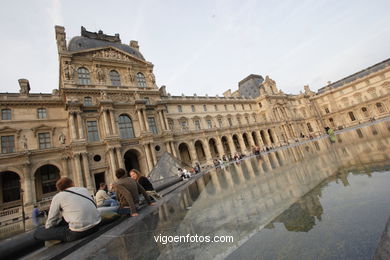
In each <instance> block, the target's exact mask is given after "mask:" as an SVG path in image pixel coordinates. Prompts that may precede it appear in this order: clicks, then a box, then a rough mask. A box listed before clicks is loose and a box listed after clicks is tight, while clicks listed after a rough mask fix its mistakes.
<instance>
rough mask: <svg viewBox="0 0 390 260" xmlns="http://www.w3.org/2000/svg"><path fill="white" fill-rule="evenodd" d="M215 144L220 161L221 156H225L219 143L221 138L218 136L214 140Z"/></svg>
mask: <svg viewBox="0 0 390 260" xmlns="http://www.w3.org/2000/svg"><path fill="white" fill-rule="evenodd" d="M215 140H216V142H217V150H218V154H219V157H220V159H221V158H222V156H223V155H224V154H225V151H224V150H223V145H222V141H221V138H220V137H219V136H217V137H216V138H215Z"/></svg>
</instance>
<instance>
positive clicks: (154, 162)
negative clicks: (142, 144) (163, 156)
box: [149, 144, 157, 170]
mask: <svg viewBox="0 0 390 260" xmlns="http://www.w3.org/2000/svg"><path fill="white" fill-rule="evenodd" d="M149 149H150V151H151V153H152V159H153V167H152V169H151V170H153V168H154V166H156V165H157V156H156V151H155V150H154V147H153V145H152V144H149Z"/></svg>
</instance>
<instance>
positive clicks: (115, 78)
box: [109, 70, 121, 86]
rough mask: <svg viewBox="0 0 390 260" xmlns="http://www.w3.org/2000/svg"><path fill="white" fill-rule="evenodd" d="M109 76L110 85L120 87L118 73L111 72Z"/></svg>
mask: <svg viewBox="0 0 390 260" xmlns="http://www.w3.org/2000/svg"><path fill="white" fill-rule="evenodd" d="M109 74H110V80H111V85H113V86H120V85H121V77H120V75H119V73H118V72H117V71H116V70H111V71H110V73H109Z"/></svg>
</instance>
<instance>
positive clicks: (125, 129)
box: [118, 115, 134, 139]
mask: <svg viewBox="0 0 390 260" xmlns="http://www.w3.org/2000/svg"><path fill="white" fill-rule="evenodd" d="M118 124H119V132H120V135H121V138H126V139H127V138H134V128H133V122H132V121H131V118H130V117H129V116H127V115H120V116H119V120H118Z"/></svg>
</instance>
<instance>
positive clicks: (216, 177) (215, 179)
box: [210, 172, 222, 196]
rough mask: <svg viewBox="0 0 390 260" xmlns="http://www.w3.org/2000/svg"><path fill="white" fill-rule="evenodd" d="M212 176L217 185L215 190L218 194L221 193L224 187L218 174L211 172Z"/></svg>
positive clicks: (214, 183)
mask: <svg viewBox="0 0 390 260" xmlns="http://www.w3.org/2000/svg"><path fill="white" fill-rule="evenodd" d="M210 177H211V181H212V183H213V185H214V187H215V190H216V192H217V196H218V195H220V193H221V191H222V188H221V184H220V183H219V179H218V176H217V175H216V174H215V172H214V173H210Z"/></svg>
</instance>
